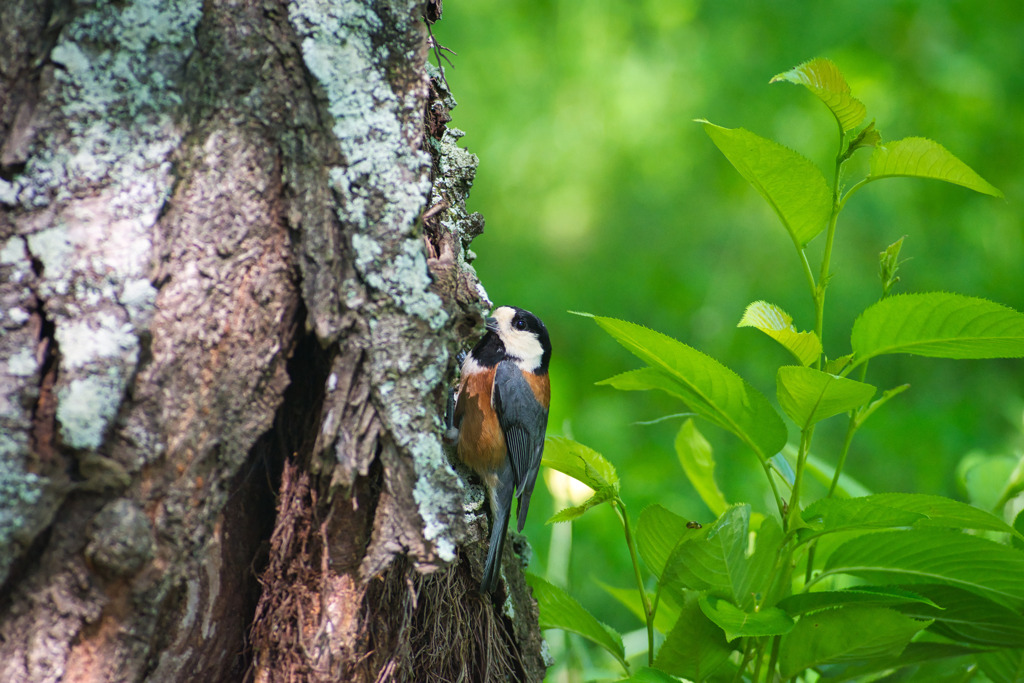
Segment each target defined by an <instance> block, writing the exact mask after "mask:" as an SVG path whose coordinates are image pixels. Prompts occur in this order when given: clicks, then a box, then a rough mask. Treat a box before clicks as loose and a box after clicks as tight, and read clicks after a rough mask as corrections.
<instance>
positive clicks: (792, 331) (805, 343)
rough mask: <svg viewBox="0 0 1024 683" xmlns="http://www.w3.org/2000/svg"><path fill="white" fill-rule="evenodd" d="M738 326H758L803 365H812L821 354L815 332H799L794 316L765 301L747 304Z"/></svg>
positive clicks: (819, 342) (819, 343)
mask: <svg viewBox="0 0 1024 683" xmlns="http://www.w3.org/2000/svg"><path fill="white" fill-rule="evenodd" d="M736 327H756V328H757V329H759V330H761V331H762V332H764V333H765V334H767V335H768V336H769V337H771V338H772V339H774V340H775V341H777V342H779V343H780V344H782V345H783V346H784V347H786V350H787V351H789V352H790V353H792V354H793V356H794V357H796V359H797V360H798V361H800V363H801V364H803V365H810V364H811V363H813V362H814V361H816V360H817V359H818V357H819V356H820V355H821V341H820V340H819V339H818V335H816V334H815V333H814V332H797V330H796V328H795V327H793V318H792V316H790V315H789V314H788V313H786V312H785V311H784V310H782V309H781V308H779V307H778V306H776V305H774V304H770V303H767V302H765V301H755V302H754V303H752V304H750V305H749V306H747V310H746V311H744V312H743V317H742V318H740V321H739V323H738V324H737V325H736Z"/></svg>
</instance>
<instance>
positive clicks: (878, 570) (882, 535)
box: [816, 529, 1024, 609]
mask: <svg viewBox="0 0 1024 683" xmlns="http://www.w3.org/2000/svg"><path fill="white" fill-rule="evenodd" d="M833 574H852V575H854V576H860V577H862V578H864V579H866V580H868V581H871V582H872V583H887V584H897V585H914V584H943V585H947V586H957V587H959V588H963V589H965V590H969V591H972V592H974V593H978V594H979V595H983V596H985V597H987V598H989V599H990V600H993V601H995V602H999V603H1003V604H1007V605H1009V606H1011V607H1012V608H1013V609H1020V608H1021V607H1024V581H1022V580H1021V577H1024V553H1021V552H1019V551H1017V550H1014V549H1012V548H1009V547H1007V546H1004V545H1000V544H998V543H993V542H992V541H989V540H987V539H984V538H980V537H978V536H970V535H968V534H963V533H957V532H955V531H948V530H945V529H909V530H905V531H881V532H878V533H871V534H865V535H863V536H858V537H857V538H854V539H851V540H849V541H847V542H846V543H844V544H843V545H841V546H839V547H838V548H836V549H835V550H834V551H833V552H832V554H831V555H830V556H829V558H828V559H827V560H826V562H825V568H824V571H823V572H822V573H821V574H820V575H819V576H818V579H821V578H824V577H826V576H830V575H833ZM816 580H817V579H816Z"/></svg>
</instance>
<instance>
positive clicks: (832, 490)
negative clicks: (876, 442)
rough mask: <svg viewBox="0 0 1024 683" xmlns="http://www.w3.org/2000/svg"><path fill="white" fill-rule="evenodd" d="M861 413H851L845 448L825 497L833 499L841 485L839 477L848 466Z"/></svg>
mask: <svg viewBox="0 0 1024 683" xmlns="http://www.w3.org/2000/svg"><path fill="white" fill-rule="evenodd" d="M858 415H859V411H856V410H855V411H853V412H851V413H850V423H849V424H848V425H847V427H846V437H844V438H843V448H842V450H841V451H839V462H837V463H836V471H835V473H834V474H833V475H832V483H831V484H829V486H828V493H827V494H826V495H825V497H826V498H831V497H832V494H834V493H835V491H836V486H838V485H839V475H841V474H842V473H843V467H844V466H845V465H846V456H847V454H848V453H849V452H850V444H851V443H852V442H853V435H854V434H856V433H857V427H858V426H859V422H858V420H857V417H858Z"/></svg>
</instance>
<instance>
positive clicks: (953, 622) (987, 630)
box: [898, 586, 1024, 647]
mask: <svg viewBox="0 0 1024 683" xmlns="http://www.w3.org/2000/svg"><path fill="white" fill-rule="evenodd" d="M919 590H920V591H921V594H922V595H924V596H925V597H927V598H930V600H931V604H922V603H918V604H908V605H904V606H902V607H900V608H898V609H899V611H900V613H902V614H906V615H907V616H910V617H914V618H916V619H934V620H935V623H934V624H932V626H931V628H930V630H931V631H932V632H934V633H938V634H939V635H941V636H943V637H946V638H949V639H950V640H954V641H959V642H961V643H966V644H971V645H984V646H987V647H1016V646H1019V645H1021V644H1024V616H1021V615H1020V614H1018V613H1017V612H1014V611H1013V610H1012V609H1010V608H1008V607H1006V606H1005V605H1001V604H998V603H995V602H992V601H991V600H988V599H986V598H983V597H981V596H980V595H977V594H975V593H971V592H970V591H966V590H963V589H960V588H954V587H953V586H922V587H920V589H919Z"/></svg>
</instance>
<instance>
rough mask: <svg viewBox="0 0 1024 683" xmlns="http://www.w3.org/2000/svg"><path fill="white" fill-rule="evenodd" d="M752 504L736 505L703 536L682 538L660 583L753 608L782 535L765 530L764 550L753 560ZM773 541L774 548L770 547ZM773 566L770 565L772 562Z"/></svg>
mask: <svg viewBox="0 0 1024 683" xmlns="http://www.w3.org/2000/svg"><path fill="white" fill-rule="evenodd" d="M749 529H750V506H749V505H746V504H744V505H734V506H733V507H731V508H729V509H728V510H727V511H726V512H725V514H723V515H722V516H721V517H720V518H719V519H718V521H717V522H715V523H714V524H713V525H712V526H711V527H709V528H708V529H707V533H706V534H705V535H703V536H695V537H693V538H683V539H682V540H681V541H680V542H679V544H678V545H676V547H675V549H673V550H672V553H671V555H669V557H668V559H667V560H666V561H665V570H664V572H663V573H662V575H661V581H660V583H661V585H671V586H675V587H683V588H692V589H695V590H700V591H711V592H712V593H713V594H715V595H717V596H721V597H725V598H728V599H729V600H731V601H732V602H734V603H735V604H737V605H739V606H740V607H741V608H742V609H744V610H753V608H754V605H755V598H756V596H757V594H758V593H759V592H760V589H761V587H762V584H763V582H764V581H765V579H766V578H767V576H768V575H767V573H766V572H765V571H763V569H764V568H765V566H764V559H765V558H766V557H773V555H774V553H775V552H776V551H777V550H778V544H779V543H780V542H781V540H782V534H781V532H780V533H777V534H773V533H770V532H768V533H765V535H764V536H763V539H762V537H760V535H759V537H758V540H759V541H761V540H763V542H764V545H765V546H766V547H765V548H764V552H762V553H761V554H759V555H757V559H758V562H756V563H754V562H752V561H751V557H748V555H747V550H748V546H749ZM772 544H774V547H773V548H772V547H767V546H770V545H772ZM769 566H770V565H769Z"/></svg>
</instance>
